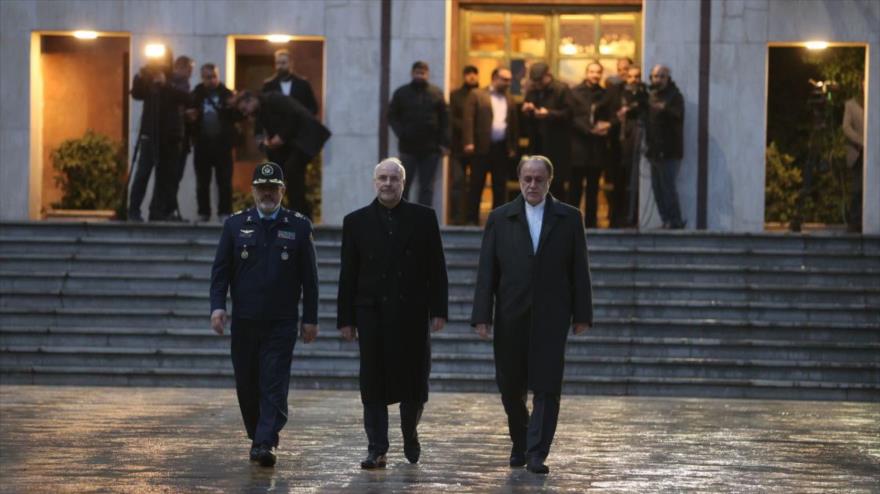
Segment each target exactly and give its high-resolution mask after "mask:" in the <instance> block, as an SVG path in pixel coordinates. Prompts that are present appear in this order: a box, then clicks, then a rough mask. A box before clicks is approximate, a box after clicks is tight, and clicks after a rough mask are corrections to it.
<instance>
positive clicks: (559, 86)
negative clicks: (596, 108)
mask: <svg viewBox="0 0 880 494" xmlns="http://www.w3.org/2000/svg"><path fill="white" fill-rule="evenodd" d="M529 79H530V82H529V83H530V88H529V90H528V92H527V93H526V97H525V103H523V105H522V111H523V116H524V119H523V125H524V126H525V128H526V129H527V130H528V135H529V153H531V154H540V155H543V156H546V157H548V158H550V161H551V163H553V166H554V167H555V169H556V179H555V180H553V190H552V191H551V192H553V195H555V196H556V197H559V198H562V199H563V200H565V199H566V195H565V184H566V183H567V182H568V180H569V174H570V171H571V166H570V162H569V160H570V159H571V117H572V111H573V108H574V105H575V102H574V99H573V97H572V95H571V89H569V88H568V86H567V85H566V84H565V83H563V82H559V81H557V80H556V79H554V78H553V74H551V73H550V67H549V66H548V65H547V64H546V63H543V62H538V63H535V64H532V66H531V67H530V68H529Z"/></svg>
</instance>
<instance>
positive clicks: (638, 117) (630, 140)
mask: <svg viewBox="0 0 880 494" xmlns="http://www.w3.org/2000/svg"><path fill="white" fill-rule="evenodd" d="M647 105H648V92H647V90H646V89H645V84H644V83H643V82H642V69H641V68H639V67H637V66H632V67H630V68H629V72H628V74H627V79H626V84H625V85H624V86H623V91H622V92H621V107H620V109H619V110H617V119H618V120H619V121H620V151H621V158H620V165H621V167H622V168H623V169H624V170H625V171H624V173H625V174H626V177H627V191H626V199H627V205H626V216H625V218H624V220H623V225H624V226H636V225H638V220H639V218H638V209H639V208H638V205H639V161H640V158H641V154H640V153H639V147H640V146H641V144H642V135H644V121H645V108H646V107H647ZM615 187H616V184H615Z"/></svg>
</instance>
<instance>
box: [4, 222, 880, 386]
mask: <svg viewBox="0 0 880 494" xmlns="http://www.w3.org/2000/svg"><path fill="white" fill-rule="evenodd" d="M219 232H220V230H219V227H217V226H205V225H196V226H193V225H175V224H139V225H128V224H109V223H101V224H97V223H70V222H55V223H45V222H44V223H9V222H7V223H0V382H2V383H4V384H9V383H35V384H99V385H147V386H232V368H231V364H230V360H229V339H228V336H224V337H220V336H216V335H215V334H214V333H213V332H212V331H211V330H210V329H209V327H208V280H209V276H210V265H211V261H212V259H213V254H214V248H215V245H216V240H217V238H218V237H219ZM443 236H444V243H445V247H446V255H447V263H448V270H449V279H450V290H449V295H450V300H449V307H450V324H449V326H447V329H446V330H444V331H443V332H441V333H437V334H435V335H434V336H433V341H432V348H433V356H434V357H433V371H432V389H433V390H457V391H488V392H494V391H495V384H494V367H493V363H492V350H491V344H489V343H486V342H483V341H481V340H479V339H478V338H477V337H476V336H475V335H474V334H473V332H472V331H471V328H470V326H469V325H468V323H467V319H468V316H469V314H470V299H471V295H472V292H473V283H474V281H475V272H476V263H477V257H478V250H479V243H480V231H479V230H476V229H472V228H450V229H446V230H444V232H443ZM340 238H341V232H340V230H339V229H338V228H333V227H321V228H319V229H318V231H317V232H316V240H317V242H318V259H319V276H320V279H321V301H320V315H321V321H320V322H321V333H320V335H319V337H318V339H317V341H316V342H315V343H313V344H311V345H304V344H302V342H298V343H297V347H296V350H295V352H294V365H293V371H292V372H293V377H294V379H293V381H292V382H293V385H294V386H297V387H309V388H347V389H356V388H357V374H358V359H357V345H356V344H355V343H345V342H343V341H341V339H340V338H339V336H338V332H337V331H336V329H335V310H336V307H335V303H336V301H335V296H336V279H337V277H338V270H339V247H340ZM588 245H589V249H590V260H591V267H592V273H593V283H594V297H595V314H596V324H595V327H594V329H593V330H591V331H590V332H589V333H588V334H587V335H585V336H579V337H572V338H571V339H570V340H569V341H570V343H569V347H568V355H567V358H566V381H565V387H566V392H567V393H583V394H619V395H653V396H711V397H748V398H774V399H775V398H782V399H830V400H868V401H880V237H877V236H846V235H823V234H804V235H794V234H728V233H703V232H699V233H697V232H650V233H638V232H629V231H595V232H590V233H588Z"/></svg>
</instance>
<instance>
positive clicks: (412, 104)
mask: <svg viewBox="0 0 880 494" xmlns="http://www.w3.org/2000/svg"><path fill="white" fill-rule="evenodd" d="M429 74H430V70H429V68H428V64H427V63H425V62H422V61H417V62H415V63H413V65H412V71H411V76H412V80H411V81H410V82H409V84H404V85H403V86H400V87H399V88H397V89H396V90H395V91H394V94H393V95H392V96H391V103H389V104H388V124H389V125H391V129H392V130H393V131H394V135H396V136H397V149H398V150H399V151H400V160H401V161H402V162H403V166H404V167H406V174H407V176H408V177H409V182H408V183H407V184H406V187H405V188H404V190H403V197H405V198H407V199H409V189H410V187H411V186H412V185H413V183H412V179H413V176H415V177H416V178H417V179H418V182H419V186H418V188H419V196H418V202H419V204H424V205H426V206H431V205H432V204H433V202H434V175H435V174H436V173H437V167H438V166H439V165H440V155H441V154H447V153H448V152H449V112H448V110H447V108H446V101H445V100H444V99H443V91H442V90H441V89H440V88H439V87H437V86H435V85H433V84H430V83H429V82H428V77H429Z"/></svg>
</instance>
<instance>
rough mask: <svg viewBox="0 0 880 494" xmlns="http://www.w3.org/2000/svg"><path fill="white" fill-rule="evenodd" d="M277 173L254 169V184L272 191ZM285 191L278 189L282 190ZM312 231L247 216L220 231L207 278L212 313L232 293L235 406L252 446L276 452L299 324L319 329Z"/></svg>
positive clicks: (296, 216)
mask: <svg viewBox="0 0 880 494" xmlns="http://www.w3.org/2000/svg"><path fill="white" fill-rule="evenodd" d="M281 180H283V178H282V172H281V168H280V167H279V166H278V165H276V164H274V163H267V164H264V165H261V166H260V167H257V170H256V171H255V174H254V183H255V184H259V183H278V182H279V181H281ZM281 183H283V182H281ZM317 271H318V269H317V264H316V261H315V248H314V243H313V237H312V225H311V222H309V220H308V219H306V218H305V217H304V216H303V215H301V214H300V213H297V212H294V211H290V210H287V209H284V208H279V209H277V210H276V211H275V212H274V213H273V214H271V215H262V214H261V212H260V211H259V210H258V209H257V208H250V209H246V210H244V211H240V212H238V213H236V214H234V215H232V216H230V217H229V218H228V219H227V220H226V222H225V223H224V225H223V233H222V235H221V237H220V244H219V245H218V246H217V254H216V257H215V259H214V265H213V268H212V270H211V312H213V311H214V310H216V309H224V310H225V309H226V295H227V292H228V291H231V293H232V309H233V310H232V364H233V368H234V370H235V385H236V391H237V393H238V401H239V406H240V407H241V413H242V418H243V419H244V423H245V428H246V429H247V433H248V437H250V438H251V440H252V441H253V445H254V446H265V447H267V448H272V447H276V446H277V445H278V433H279V432H280V431H281V429H282V428H283V427H284V424H285V423H286V422H287V392H288V388H289V382H290V364H291V358H292V354H293V348H294V345H295V343H296V337H297V326H298V324H297V323H298V321H299V317H300V314H299V313H298V312H299V311H298V305H299V300H300V296H302V301H303V314H302V322H303V323H306V324H317V323H318V276H317Z"/></svg>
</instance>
